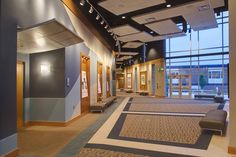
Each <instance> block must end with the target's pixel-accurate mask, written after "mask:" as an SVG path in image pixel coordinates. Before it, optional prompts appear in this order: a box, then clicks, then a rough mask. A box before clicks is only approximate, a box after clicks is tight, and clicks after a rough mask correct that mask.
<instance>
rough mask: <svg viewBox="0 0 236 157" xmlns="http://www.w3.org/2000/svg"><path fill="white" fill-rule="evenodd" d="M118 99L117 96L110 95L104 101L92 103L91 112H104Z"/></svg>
mask: <svg viewBox="0 0 236 157" xmlns="http://www.w3.org/2000/svg"><path fill="white" fill-rule="evenodd" d="M115 99H116V97H115V96H112V97H108V98H105V99H104V100H102V101H99V102H97V103H95V104H93V105H90V111H91V112H98V111H100V112H104V110H105V109H106V108H107V107H109V106H110V105H111V104H112V103H113V101H114V100H115Z"/></svg>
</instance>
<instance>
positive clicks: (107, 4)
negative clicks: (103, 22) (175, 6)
mask: <svg viewBox="0 0 236 157" xmlns="http://www.w3.org/2000/svg"><path fill="white" fill-rule="evenodd" d="M165 2H166V1H165V0H105V1H102V2H100V3H99V5H100V6H101V7H103V8H105V9H106V10H108V11H110V12H111V13H113V14H115V15H121V14H125V13H128V12H132V11H136V10H140V9H143V8H147V7H151V6H154V5H159V4H162V3H165Z"/></svg>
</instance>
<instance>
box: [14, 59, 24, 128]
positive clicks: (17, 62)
mask: <svg viewBox="0 0 236 157" xmlns="http://www.w3.org/2000/svg"><path fill="white" fill-rule="evenodd" d="M18 64H21V65H22V66H23V71H22V75H23V79H22V106H21V108H20V110H21V113H22V117H21V118H22V119H21V120H22V126H21V127H18V120H19V119H18V112H19V110H18V102H17V88H18V85H17V77H18V76H17V66H18ZM24 97H25V62H24V61H20V60H17V61H16V128H17V130H18V129H22V128H23V127H24V126H25V120H24Z"/></svg>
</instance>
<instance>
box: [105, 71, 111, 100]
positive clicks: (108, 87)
mask: <svg viewBox="0 0 236 157" xmlns="http://www.w3.org/2000/svg"><path fill="white" fill-rule="evenodd" d="M106 73H107V82H106V91H107V97H110V96H111V91H110V87H111V86H110V74H111V68H110V67H109V66H107V71H106Z"/></svg>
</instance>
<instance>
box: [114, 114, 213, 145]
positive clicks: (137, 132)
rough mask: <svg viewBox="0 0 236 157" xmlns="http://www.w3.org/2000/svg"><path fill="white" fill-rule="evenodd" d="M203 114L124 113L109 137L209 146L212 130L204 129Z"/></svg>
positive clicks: (166, 143)
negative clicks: (196, 115)
mask: <svg viewBox="0 0 236 157" xmlns="http://www.w3.org/2000/svg"><path fill="white" fill-rule="evenodd" d="M200 120H201V117H192V116H191V117H190V116H163V115H144V114H125V113H123V114H121V116H120V117H119V119H118V121H117V122H116V124H115V126H114V127H113V129H112V131H111V133H110V134H109V138H112V139H121V140H128V141H137V142H145V143H156V144H165V145H174V146H181V147H190V148H198V149H207V147H208V145H209V143H210V140H211V136H212V134H210V133H209V132H201V128H200V127H199V125H198V123H199V121H200Z"/></svg>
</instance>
